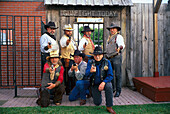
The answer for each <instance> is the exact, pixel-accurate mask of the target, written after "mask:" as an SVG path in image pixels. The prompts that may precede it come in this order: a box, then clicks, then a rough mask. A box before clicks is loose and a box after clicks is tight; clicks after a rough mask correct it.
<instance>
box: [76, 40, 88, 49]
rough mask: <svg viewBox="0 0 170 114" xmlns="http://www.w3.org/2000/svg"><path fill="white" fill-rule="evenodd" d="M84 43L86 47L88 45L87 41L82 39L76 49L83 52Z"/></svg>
mask: <svg viewBox="0 0 170 114" xmlns="http://www.w3.org/2000/svg"><path fill="white" fill-rule="evenodd" d="M85 43H86V45H88V41H87V40H86V39H85V38H82V39H81V40H80V43H79V47H78V49H79V50H80V51H83V50H84V48H83V45H84V44H85Z"/></svg>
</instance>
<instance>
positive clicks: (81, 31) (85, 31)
mask: <svg viewBox="0 0 170 114" xmlns="http://www.w3.org/2000/svg"><path fill="white" fill-rule="evenodd" d="M88 31H91V32H94V30H86V31H81V33H84V32H88Z"/></svg>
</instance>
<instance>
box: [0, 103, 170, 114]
mask: <svg viewBox="0 0 170 114" xmlns="http://www.w3.org/2000/svg"><path fill="white" fill-rule="evenodd" d="M113 109H114V110H115V111H116V113H117V114H170V103H169V104H146V105H124V106H113ZM9 113H10V114H38V113H44V114H54V113H56V114H99V113H100V114H104V113H107V111H106V107H105V106H49V107H47V108H41V107H7V108H6V107H0V114H9Z"/></svg>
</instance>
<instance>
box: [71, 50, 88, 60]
mask: <svg viewBox="0 0 170 114" xmlns="http://www.w3.org/2000/svg"><path fill="white" fill-rule="evenodd" d="M70 55H71V56H73V57H74V56H80V57H83V58H84V57H85V54H84V53H81V52H80V51H79V50H75V51H74V55H72V54H70Z"/></svg>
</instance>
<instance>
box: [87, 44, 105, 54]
mask: <svg viewBox="0 0 170 114" xmlns="http://www.w3.org/2000/svg"><path fill="white" fill-rule="evenodd" d="M90 54H93V55H101V54H106V53H105V52H103V50H102V48H101V47H100V46H97V47H95V49H94V52H93V53H91V52H90Z"/></svg>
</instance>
